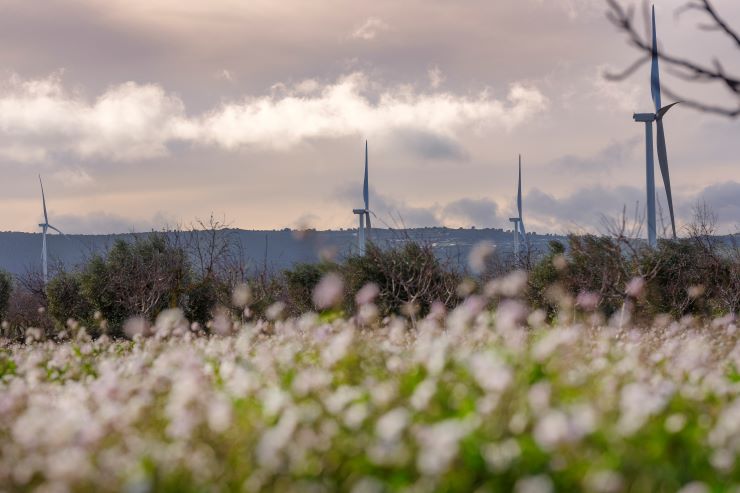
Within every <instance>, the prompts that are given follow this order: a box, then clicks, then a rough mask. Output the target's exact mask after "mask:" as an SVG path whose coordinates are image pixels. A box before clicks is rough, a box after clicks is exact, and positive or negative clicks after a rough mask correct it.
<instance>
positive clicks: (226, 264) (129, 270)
mask: <svg viewBox="0 0 740 493" xmlns="http://www.w3.org/2000/svg"><path fill="white" fill-rule="evenodd" d="M204 233H205V234H204ZM243 253H244V252H242V251H240V249H239V246H238V244H235V243H234V242H233V241H232V239H231V238H230V237H229V233H228V230H226V229H220V228H219V227H218V224H216V225H214V224H210V225H208V227H207V228H204V229H203V230H201V231H199V234H197V235H193V234H185V233H180V234H173V233H171V232H170V233H166V234H165V233H152V234H150V235H147V236H136V237H133V238H132V240H131V241H122V240H119V241H118V242H116V243H115V244H114V245H113V246H112V248H110V249H109V250H108V251H107V252H105V253H104V254H99V255H93V256H91V257H90V258H89V259H88V260H87V261H86V262H85V263H83V264H82V265H80V266H79V267H78V268H76V269H74V270H65V269H63V268H60V269H57V272H56V273H55V275H54V276H53V278H52V279H51V280H50V282H49V283H48V285H47V286H46V287H44V286H43V285H39V281H38V279H36V280H35V281H34V280H29V279H28V278H26V279H24V280H22V282H18V281H15V282H13V279H12V278H11V277H10V276H9V275H8V274H5V273H3V274H0V314H1V315H2V318H3V320H5V322H4V323H3V332H4V334H5V335H6V336H11V337H12V336H13V335H14V334H15V335H18V336H20V335H22V334H23V331H24V330H25V329H26V328H27V327H36V328H41V329H43V330H44V331H45V332H46V335H48V336H53V335H54V334H56V333H57V332H59V331H61V330H65V328H67V327H68V326H69V325H70V323H72V322H71V321H75V322H74V323H75V324H82V325H83V326H85V327H86V328H87V331H88V333H89V334H90V335H92V336H96V335H100V334H101V333H103V332H105V333H107V334H108V335H110V336H114V337H122V336H124V335H125V334H124V331H123V326H124V322H125V321H126V320H127V319H129V318H130V317H133V316H139V317H142V318H143V319H146V320H150V321H151V320H153V319H154V318H155V317H156V316H157V314H158V313H160V312H161V311H163V310H165V309H167V308H173V307H178V308H180V309H181V310H182V311H183V314H184V316H185V317H186V318H187V319H188V320H189V321H190V322H193V323H195V324H196V325H195V326H194V327H197V328H198V330H204V331H208V330H210V327H211V325H210V322H211V320H213V319H214V317H215V315H216V314H217V313H219V314H221V315H223V314H228V315H229V316H230V317H232V318H234V319H242V320H243V319H247V318H264V317H268V318H275V317H278V316H298V315H301V314H303V313H305V312H308V311H319V310H321V309H323V308H326V307H324V306H322V302H321V301H320V300H317V287H318V286H320V283H321V282H322V280H323V279H327V278H328V277H330V278H331V279H333V280H334V282H335V284H337V285H338V286H334V289H339V290H340V292H339V294H338V296H339V299H338V300H336V302H334V303H333V304H332V308H333V310H335V311H336V312H337V313H340V314H344V315H353V314H355V312H356V311H357V308H358V307H359V306H360V305H362V304H363V303H360V302H358V297H370V298H372V299H373V306H374V309H375V310H376V315H377V316H380V317H384V316H388V315H390V314H400V315H403V316H407V317H410V318H420V317H424V316H426V315H427V314H429V313H430V311H432V310H450V309H453V308H454V307H456V306H457V305H458V304H460V303H461V302H462V301H463V300H464V299H465V298H467V297H470V296H476V295H479V298H480V299H484V300H485V302H486V303H487V304H489V305H490V306H491V307H492V308H493V307H494V306H495V305H496V303H497V302H498V298H496V297H495V296H489V295H488V294H487V293H490V292H491V287H492V286H494V285H495V284H496V283H497V282H499V281H497V279H501V278H502V277H504V276H506V275H507V274H509V273H511V272H513V271H523V272H526V273H527V276H526V283H525V284H524V283H523V284H522V289H521V290H519V291H518V292H517V293H515V294H512V296H515V297H517V298H519V299H520V300H521V301H522V302H526V304H528V305H529V306H531V307H532V308H533V309H540V310H541V313H543V314H545V315H546V317H547V318H549V319H550V320H554V319H555V318H556V317H558V316H562V315H563V314H568V315H569V316H570V315H574V314H576V315H577V314H585V315H590V316H591V318H590V320H594V319H593V315H599V316H600V317H602V318H603V320H604V321H607V320H608V319H609V318H611V317H614V316H615V315H619V316H622V317H624V316H625V313H628V315H629V316H630V317H631V321H632V322H633V323H637V324H644V325H646V326H647V325H648V324H650V323H652V322H653V321H654V320H655V318H656V317H659V316H660V317H662V318H663V319H666V317H670V318H672V319H679V318H681V317H684V316H686V315H692V316H695V317H701V318H710V317H717V316H721V315H726V314H737V312H738V310H739V309H740V249H739V248H738V246H737V245H734V244H727V243H726V242H724V243H723V242H720V241H718V240H717V239H716V237H714V236H712V235H711V234H707V231H705V230H702V229H697V230H694V231H692V234H690V235H689V237H688V238H684V239H679V240H672V241H660V242H659V244H658V246H657V248H654V249H651V248H648V247H647V246H646V245H645V244H644V242H641V241H635V240H631V239H629V238H628V237H627V236H625V235H623V234H615V235H610V236H593V235H585V236H584V235H571V236H570V237H568V240H567V243H566V244H563V243H560V242H557V241H553V242H551V243H550V245H549V250H548V251H547V252H534V251H531V250H530V251H527V254H526V255H522V257H521V258H519V259H514V258H512V257H511V256H510V255H508V256H507V255H500V254H499V253H497V252H496V249H495V248H493V247H492V246H489V247H486V246H485V245H481V246H479V247H476V248H474V249H473V253H471V258H470V262H469V264H468V266H467V267H466V266H463V265H460V262H458V261H453V260H452V259H442V258H439V256H438V255H437V254H436V252H435V250H434V248H433V247H432V245H430V244H423V243H417V242H413V241H411V240H407V241H401V242H396V243H395V244H394V245H392V246H384V247H381V246H378V245H373V244H370V245H369V246H368V249H367V253H366V254H365V255H364V256H362V257H360V256H349V257H346V258H343V259H341V260H326V261H323V262H319V263H316V264H298V265H295V266H294V267H293V268H291V269H287V270H282V271H272V270H270V269H269V268H268V267H267V266H262V267H261V268H258V269H255V268H254V267H252V268H249V266H247V265H246V264H245V262H244V260H243V259H244V255H243ZM330 275H331V276H330ZM521 277H522V278H523V276H521ZM235 288H239V290H240V292H241V293H248V294H247V295H246V296H247V298H248V300H244V301H235V299H234V295H233V294H234V290H235ZM245 304H246V305H247V307H246V309H245Z"/></svg>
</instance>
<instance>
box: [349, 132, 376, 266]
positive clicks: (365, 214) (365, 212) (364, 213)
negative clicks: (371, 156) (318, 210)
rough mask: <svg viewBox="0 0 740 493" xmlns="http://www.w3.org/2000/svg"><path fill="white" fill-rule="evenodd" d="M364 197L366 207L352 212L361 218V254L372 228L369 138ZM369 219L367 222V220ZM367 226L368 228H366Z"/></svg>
mask: <svg viewBox="0 0 740 493" xmlns="http://www.w3.org/2000/svg"><path fill="white" fill-rule="evenodd" d="M362 198H363V199H364V201H365V208H364V209H352V212H353V213H355V214H357V215H358V216H359V219H360V226H359V228H358V230H357V241H358V252H359V254H360V255H361V256H362V255H365V246H366V241H367V240H366V236H369V233H370V229H371V228H372V226H371V225H370V190H369V188H368V176H367V140H366V141H365V182H364V184H363V186H362ZM366 220H367V222H366ZM366 227H367V230H366V229H365V228H366Z"/></svg>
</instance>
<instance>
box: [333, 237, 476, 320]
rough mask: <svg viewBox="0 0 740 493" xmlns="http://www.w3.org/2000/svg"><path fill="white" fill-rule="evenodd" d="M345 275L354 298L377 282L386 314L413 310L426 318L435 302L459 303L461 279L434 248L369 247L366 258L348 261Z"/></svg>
mask: <svg viewBox="0 0 740 493" xmlns="http://www.w3.org/2000/svg"><path fill="white" fill-rule="evenodd" d="M342 273H343V275H344V277H345V280H346V281H347V284H348V288H349V289H348V291H349V293H351V294H352V296H353V295H354V293H356V292H357V291H358V290H359V289H360V288H362V287H363V286H364V285H366V284H368V283H375V284H376V285H377V286H378V288H379V289H380V292H379V294H378V299H377V300H376V304H377V305H378V308H379V309H380V311H381V313H382V314H384V315H388V314H390V313H398V312H399V311H400V310H401V309H402V308H404V307H412V309H413V310H415V311H416V312H417V313H418V314H419V315H420V316H424V315H426V314H427V313H428V312H429V309H430V308H431V306H432V303H434V302H435V301H439V302H441V303H443V304H445V305H447V306H448V307H450V306H452V305H453V304H454V303H456V302H457V301H458V300H457V297H456V289H457V286H458V284H459V283H460V281H461V279H462V277H461V276H460V275H459V273H457V272H456V271H455V270H454V269H453V268H452V266H451V265H449V264H446V263H444V262H443V261H441V260H440V259H439V258H437V256H436V255H435V253H434V250H433V248H432V246H431V245H426V244H421V243H417V242H412V241H409V242H404V243H403V244H402V245H401V246H396V247H391V248H385V249H383V248H380V247H378V246H377V245H374V244H369V245H368V248H367V252H366V254H365V256H364V257H359V256H357V257H350V258H349V259H347V261H346V263H345V264H344V265H343V269H342ZM351 302H352V300H349V301H348V303H351Z"/></svg>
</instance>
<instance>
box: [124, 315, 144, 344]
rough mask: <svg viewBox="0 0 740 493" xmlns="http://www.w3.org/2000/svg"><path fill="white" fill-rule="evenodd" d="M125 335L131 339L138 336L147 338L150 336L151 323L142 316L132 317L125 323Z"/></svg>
mask: <svg viewBox="0 0 740 493" xmlns="http://www.w3.org/2000/svg"><path fill="white" fill-rule="evenodd" d="M123 333H124V334H126V337H128V338H129V339H133V338H134V337H135V336H137V335H138V336H146V335H148V334H149V322H148V321H147V319H146V318H144V317H141V316H137V317H131V318H129V319H127V320H126V321H125V322H124V323H123Z"/></svg>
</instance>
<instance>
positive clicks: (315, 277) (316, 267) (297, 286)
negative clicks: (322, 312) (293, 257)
mask: <svg viewBox="0 0 740 493" xmlns="http://www.w3.org/2000/svg"><path fill="white" fill-rule="evenodd" d="M333 270H338V266H337V265H335V264H332V263H328V262H322V263H319V264H297V265H295V266H294V267H293V268H292V269H288V270H285V271H283V279H284V282H285V297H286V299H285V302H286V303H287V304H288V307H289V309H290V313H291V314H292V315H300V314H301V313H305V312H308V311H311V310H313V309H314V306H313V300H312V294H313V290H314V288H315V287H316V285H317V284H318V283H319V281H320V280H321V278H322V277H324V276H325V275H326V274H327V273H328V272H331V271H333Z"/></svg>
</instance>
